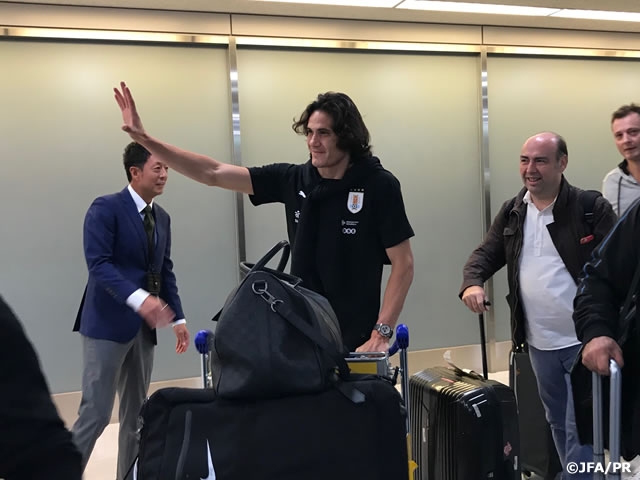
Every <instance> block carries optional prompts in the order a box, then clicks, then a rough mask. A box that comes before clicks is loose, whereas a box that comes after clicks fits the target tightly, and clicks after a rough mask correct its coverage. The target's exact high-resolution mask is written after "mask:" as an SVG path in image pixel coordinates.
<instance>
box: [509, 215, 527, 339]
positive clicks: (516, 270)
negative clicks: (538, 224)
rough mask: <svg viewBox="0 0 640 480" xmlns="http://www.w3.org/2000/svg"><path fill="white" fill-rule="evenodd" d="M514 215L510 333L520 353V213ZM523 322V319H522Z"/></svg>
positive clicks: (521, 240) (521, 241)
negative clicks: (515, 242) (515, 240)
mask: <svg viewBox="0 0 640 480" xmlns="http://www.w3.org/2000/svg"><path fill="white" fill-rule="evenodd" d="M513 213H514V215H515V216H516V217H517V222H516V225H517V228H518V229H517V232H516V233H518V235H517V238H518V244H517V245H516V251H515V261H516V263H515V265H514V268H513V277H514V278H513V296H514V297H513V312H512V315H513V316H514V318H515V322H514V323H515V325H514V327H513V330H512V331H511V335H512V337H511V338H512V339H513V343H514V345H515V350H516V351H520V350H522V346H523V344H517V343H516V342H517V341H518V336H517V334H518V333H519V331H520V330H521V329H522V327H523V325H522V322H521V321H518V317H517V312H518V304H519V301H520V295H519V294H518V292H519V288H520V287H519V273H520V253H521V252H522V243H523V238H522V228H521V225H520V212H518V211H517V210H513ZM522 320H524V319H522Z"/></svg>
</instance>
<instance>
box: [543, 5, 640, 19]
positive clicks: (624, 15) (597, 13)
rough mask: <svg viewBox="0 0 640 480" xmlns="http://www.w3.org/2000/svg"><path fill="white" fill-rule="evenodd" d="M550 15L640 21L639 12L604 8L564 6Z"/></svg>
mask: <svg viewBox="0 0 640 480" xmlns="http://www.w3.org/2000/svg"><path fill="white" fill-rule="evenodd" d="M551 16H552V17H563V18H583V19H586V20H615V21H619V22H640V13H637V12H608V11H606V10H574V9H571V8H564V9H562V10H560V11H559V12H556V13H553V14H552V15H551Z"/></svg>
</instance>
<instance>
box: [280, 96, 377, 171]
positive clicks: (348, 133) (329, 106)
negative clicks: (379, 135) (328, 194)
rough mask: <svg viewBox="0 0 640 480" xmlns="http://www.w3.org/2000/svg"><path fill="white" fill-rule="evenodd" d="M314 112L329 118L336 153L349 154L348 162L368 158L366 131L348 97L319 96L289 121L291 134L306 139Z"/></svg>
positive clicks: (369, 150) (367, 133) (369, 151)
mask: <svg viewBox="0 0 640 480" xmlns="http://www.w3.org/2000/svg"><path fill="white" fill-rule="evenodd" d="M316 110H320V111H323V112H325V113H326V114H327V115H329V116H330V117H331V119H332V121H333V125H332V129H333V131H334V133H335V134H336V135H337V136H338V142H337V146H338V148H339V149H340V150H343V151H345V152H349V154H350V156H351V161H357V159H358V158H362V157H368V156H371V145H369V130H367V127H366V125H365V124H364V120H362V115H360V112H359V111H358V107H356V104H355V103H353V100H351V99H350V98H349V96H348V95H346V94H344V93H338V92H327V93H321V94H319V95H318V98H316V99H315V100H314V101H313V102H311V103H310V104H309V105H307V108H305V109H304V112H302V114H301V115H300V118H299V119H298V120H296V119H295V118H294V119H293V120H294V121H293V125H292V126H291V128H293V131H294V132H296V133H297V134H299V135H306V134H307V125H308V123H309V117H311V115H312V114H313V112H315V111H316Z"/></svg>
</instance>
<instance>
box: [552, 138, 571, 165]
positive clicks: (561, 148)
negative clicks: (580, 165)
mask: <svg viewBox="0 0 640 480" xmlns="http://www.w3.org/2000/svg"><path fill="white" fill-rule="evenodd" d="M554 135H555V139H556V149H557V150H556V152H557V153H556V160H558V161H560V157H562V156H563V155H566V156H567V157H568V156H569V150H568V149H567V141H566V140H565V139H564V138H563V137H562V135H558V134H557V133H554Z"/></svg>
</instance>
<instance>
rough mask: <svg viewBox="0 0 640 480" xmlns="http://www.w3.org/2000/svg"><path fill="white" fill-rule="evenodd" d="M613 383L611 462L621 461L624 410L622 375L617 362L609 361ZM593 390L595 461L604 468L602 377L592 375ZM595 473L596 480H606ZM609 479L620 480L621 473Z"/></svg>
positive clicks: (599, 473)
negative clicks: (621, 431) (621, 427)
mask: <svg viewBox="0 0 640 480" xmlns="http://www.w3.org/2000/svg"><path fill="white" fill-rule="evenodd" d="M609 372H610V374H611V382H610V388H609V390H610V391H609V453H610V455H609V456H610V461H611V462H619V461H620V412H621V409H622V401H621V400H622V374H621V371H620V367H619V366H618V364H617V362H616V361H615V360H613V359H610V360H609ZM592 389H593V460H594V462H595V463H599V464H601V465H602V466H603V467H604V433H603V428H602V418H603V411H602V407H603V404H602V377H601V376H600V375H598V374H597V373H596V372H593V373H592ZM602 471H604V470H601V471H600V472H595V473H594V477H593V478H594V480H602V479H604V478H605V476H604V473H602ZM607 478H610V479H612V480H620V472H613V473H610V474H609V475H608V476H607Z"/></svg>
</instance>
